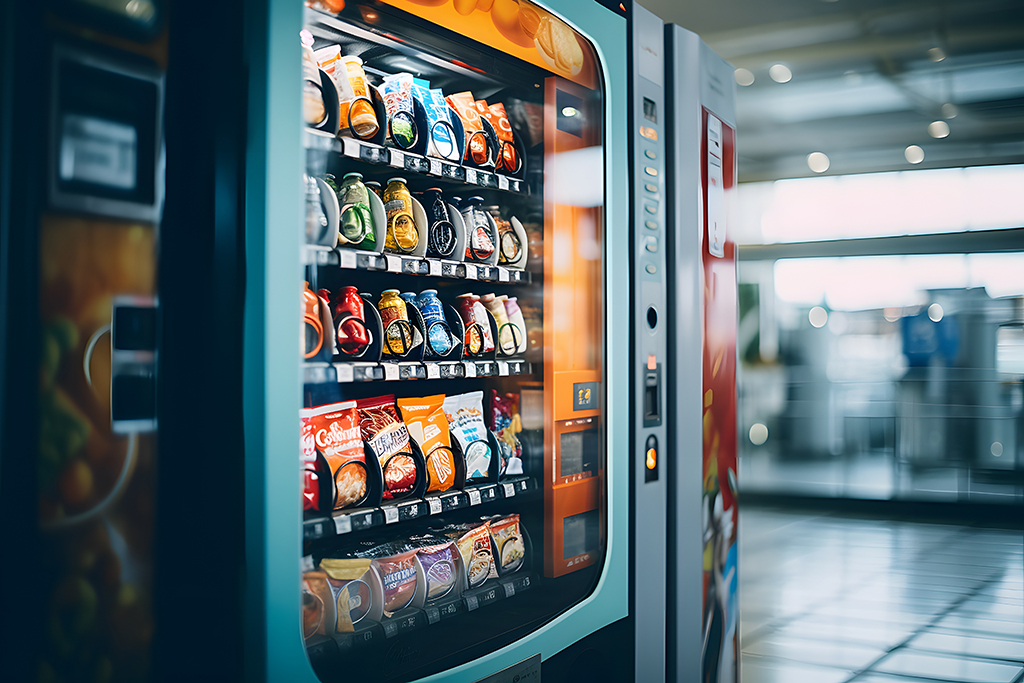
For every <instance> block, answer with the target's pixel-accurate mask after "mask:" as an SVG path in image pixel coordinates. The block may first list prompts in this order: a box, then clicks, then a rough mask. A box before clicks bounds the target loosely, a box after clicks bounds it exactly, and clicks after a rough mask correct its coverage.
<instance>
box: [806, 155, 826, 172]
mask: <svg viewBox="0 0 1024 683" xmlns="http://www.w3.org/2000/svg"><path fill="white" fill-rule="evenodd" d="M828 166H829V161H828V156H827V155H826V154H825V153H824V152H811V153H810V154H808V155H807V167H808V168H809V169H811V170H812V171H814V172H815V173H824V172H825V171H827V170H828Z"/></svg>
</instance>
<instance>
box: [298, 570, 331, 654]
mask: <svg viewBox="0 0 1024 683" xmlns="http://www.w3.org/2000/svg"><path fill="white" fill-rule="evenodd" d="M335 619H336V617H335V603H334V596H333V594H332V593H331V588H330V586H329V585H328V583H327V574H326V573H324V572H322V571H319V572H304V573H303V574H302V637H303V638H305V639H306V640H309V639H310V638H312V637H313V636H314V635H321V636H323V635H327V633H328V632H330V633H333V632H334V628H335Z"/></svg>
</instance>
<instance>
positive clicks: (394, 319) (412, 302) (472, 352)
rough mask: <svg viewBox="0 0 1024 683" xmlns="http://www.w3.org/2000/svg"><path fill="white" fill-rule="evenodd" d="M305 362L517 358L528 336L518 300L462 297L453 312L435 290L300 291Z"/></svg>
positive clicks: (488, 296)
mask: <svg viewBox="0 0 1024 683" xmlns="http://www.w3.org/2000/svg"><path fill="white" fill-rule="evenodd" d="M303 297H304V312H303V321H304V325H303V327H304V329H305V332H304V334H303V358H304V359H305V360H307V361H319V362H324V361H330V360H332V359H337V360H341V361H344V360H361V361H369V362H373V361H380V360H382V359H384V360H410V361H421V360H424V359H427V360H461V359H462V358H467V359H472V358H487V359H495V358H499V357H500V358H503V359H505V358H513V357H522V356H523V355H524V354H526V352H527V350H528V348H529V333H528V329H527V325H526V320H525V317H524V315H523V311H522V309H521V308H520V307H519V303H518V298H517V297H514V296H513V297H510V296H507V295H504V294H502V295H495V294H493V293H490V294H484V295H482V296H480V295H477V294H473V293H471V292H467V293H464V294H459V295H458V296H456V297H455V304H456V306H457V308H455V307H452V306H451V305H447V306H446V305H445V304H442V302H441V299H440V298H438V294H437V290H436V289H425V290H423V291H422V292H420V293H419V294H415V293H414V292H399V291H398V290H397V289H386V290H384V291H383V292H382V293H381V295H380V298H379V300H378V301H377V302H376V304H374V302H373V298H372V295H370V294H367V293H360V292H358V291H357V289H356V288H355V287H352V286H345V287H342V288H341V289H340V290H339V291H338V292H337V293H336V294H335V295H332V294H331V293H330V292H329V291H328V290H327V289H320V290H319V291H318V292H316V293H314V292H313V290H312V289H310V288H309V283H308V282H307V283H306V289H305V292H304V295H303Z"/></svg>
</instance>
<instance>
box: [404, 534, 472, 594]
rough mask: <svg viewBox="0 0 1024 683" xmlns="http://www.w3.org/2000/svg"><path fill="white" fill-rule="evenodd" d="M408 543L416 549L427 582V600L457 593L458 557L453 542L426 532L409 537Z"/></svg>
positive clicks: (457, 550)
mask: <svg viewBox="0 0 1024 683" xmlns="http://www.w3.org/2000/svg"><path fill="white" fill-rule="evenodd" d="M409 545H410V546H411V547H415V548H416V549H417V553H418V554H417V557H418V559H419V562H420V567H422V569H423V575H424V577H425V578H426V582H427V602H436V601H438V600H440V599H442V598H446V597H453V596H455V595H458V593H459V585H460V583H461V582H460V580H459V565H460V558H459V549H458V546H456V545H455V542H454V541H452V540H449V539H447V538H440V537H437V536H433V535H430V534H426V535H423V536H414V537H412V538H410V539H409Z"/></svg>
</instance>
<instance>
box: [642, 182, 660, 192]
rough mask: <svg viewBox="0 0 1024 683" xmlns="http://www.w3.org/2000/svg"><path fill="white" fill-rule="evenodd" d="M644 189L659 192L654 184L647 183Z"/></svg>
mask: <svg viewBox="0 0 1024 683" xmlns="http://www.w3.org/2000/svg"><path fill="white" fill-rule="evenodd" d="M644 189H645V190H647V191H648V192H654V193H657V192H658V186H657V185H655V184H654V183H647V184H646V185H644Z"/></svg>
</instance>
